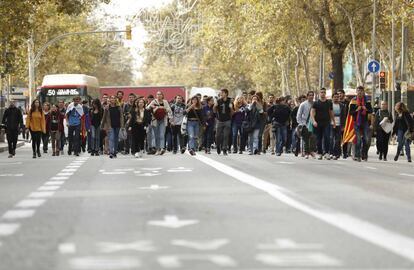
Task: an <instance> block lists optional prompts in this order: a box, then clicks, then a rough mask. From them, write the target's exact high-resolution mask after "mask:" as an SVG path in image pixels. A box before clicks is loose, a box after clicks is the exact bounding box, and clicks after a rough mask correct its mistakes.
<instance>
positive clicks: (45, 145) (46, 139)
mask: <svg viewBox="0 0 414 270" xmlns="http://www.w3.org/2000/svg"><path fill="white" fill-rule="evenodd" d="M49 138H50V135H49V134H48V133H46V134H42V143H43V151H45V152H46V151H47V149H48V144H49Z"/></svg>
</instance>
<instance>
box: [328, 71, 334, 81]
mask: <svg viewBox="0 0 414 270" xmlns="http://www.w3.org/2000/svg"><path fill="white" fill-rule="evenodd" d="M328 76H329V79H330V80H333V79H334V78H335V73H333V72H329V75H328Z"/></svg>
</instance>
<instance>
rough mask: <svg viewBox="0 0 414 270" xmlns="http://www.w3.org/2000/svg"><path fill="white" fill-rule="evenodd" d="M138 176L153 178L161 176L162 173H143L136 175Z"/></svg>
mask: <svg viewBox="0 0 414 270" xmlns="http://www.w3.org/2000/svg"><path fill="white" fill-rule="evenodd" d="M136 175H137V176H144V177H152V176H158V175H161V173H142V174H136Z"/></svg>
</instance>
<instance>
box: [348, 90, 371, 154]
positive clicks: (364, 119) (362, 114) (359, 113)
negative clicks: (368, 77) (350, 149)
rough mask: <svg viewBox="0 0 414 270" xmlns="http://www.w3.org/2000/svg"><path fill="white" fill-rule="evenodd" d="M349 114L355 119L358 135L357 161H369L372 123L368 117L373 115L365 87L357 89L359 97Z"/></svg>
mask: <svg viewBox="0 0 414 270" xmlns="http://www.w3.org/2000/svg"><path fill="white" fill-rule="evenodd" d="M349 113H350V114H351V115H352V116H353V119H354V130H355V135H356V145H355V160H356V161H358V162H360V161H361V158H362V160H364V161H368V146H369V144H370V142H369V138H370V136H369V135H370V134H369V132H370V128H369V127H370V122H369V118H368V116H369V115H370V114H372V106H371V102H370V101H369V100H368V97H367V96H366V95H365V89H364V87H362V86H358V87H357V96H356V97H355V98H353V99H352V100H351V103H350V105H349ZM361 134H362V135H361Z"/></svg>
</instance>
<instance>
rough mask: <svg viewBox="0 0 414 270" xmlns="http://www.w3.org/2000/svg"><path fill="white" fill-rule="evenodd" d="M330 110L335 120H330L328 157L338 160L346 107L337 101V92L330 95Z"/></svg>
mask: <svg viewBox="0 0 414 270" xmlns="http://www.w3.org/2000/svg"><path fill="white" fill-rule="evenodd" d="M332 112H333V115H334V119H335V121H334V122H332V131H331V142H330V154H331V156H330V157H331V158H332V159H333V160H338V158H340V157H341V138H342V131H343V129H344V128H345V121H346V108H345V105H344V104H343V103H341V102H340V101H339V93H338V92H335V93H333V95H332Z"/></svg>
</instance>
